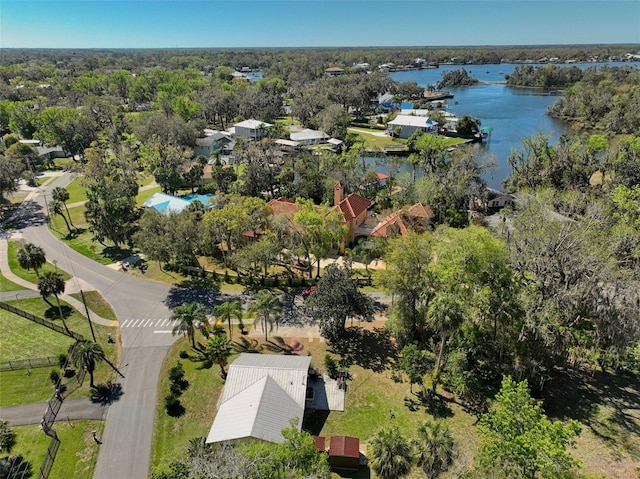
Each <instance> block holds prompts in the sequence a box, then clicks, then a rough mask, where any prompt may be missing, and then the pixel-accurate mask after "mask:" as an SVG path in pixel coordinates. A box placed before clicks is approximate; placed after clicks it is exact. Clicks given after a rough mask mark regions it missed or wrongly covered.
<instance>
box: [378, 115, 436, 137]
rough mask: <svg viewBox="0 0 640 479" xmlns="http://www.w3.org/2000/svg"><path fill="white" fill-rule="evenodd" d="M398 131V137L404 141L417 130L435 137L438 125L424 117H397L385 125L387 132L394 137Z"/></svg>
mask: <svg viewBox="0 0 640 479" xmlns="http://www.w3.org/2000/svg"><path fill="white" fill-rule="evenodd" d="M398 129H399V133H397V135H398V137H399V138H404V139H407V138H409V137H411V135H413V134H414V133H415V132H416V131H418V130H419V131H422V132H423V133H429V134H433V135H435V134H437V133H438V123H437V122H435V121H433V120H432V119H430V118H427V117H424V116H413V115H398V116H397V117H395V119H393V120H392V121H390V122H389V123H387V132H388V133H389V134H390V135H396V132H397V131H398Z"/></svg>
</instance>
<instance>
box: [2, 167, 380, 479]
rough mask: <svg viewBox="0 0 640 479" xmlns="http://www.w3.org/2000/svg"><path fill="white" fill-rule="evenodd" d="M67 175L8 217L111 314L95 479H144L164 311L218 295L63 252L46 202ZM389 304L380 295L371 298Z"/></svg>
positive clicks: (164, 338)
mask: <svg viewBox="0 0 640 479" xmlns="http://www.w3.org/2000/svg"><path fill="white" fill-rule="evenodd" d="M72 179H73V176H72V175H71V174H69V173H65V174H63V175H61V176H60V177H59V178H57V179H56V180H55V181H53V182H52V184H50V185H48V186H46V187H44V188H41V189H40V191H39V192H36V193H33V194H32V195H30V197H28V198H27V200H25V201H24V202H23V204H22V206H21V207H20V210H19V211H18V213H16V215H14V217H16V220H15V221H14V228H15V230H17V231H15V233H17V234H18V236H22V238H23V239H24V240H26V241H28V242H31V243H34V244H37V245H39V246H41V247H42V248H43V249H44V251H45V253H46V256H47V259H48V260H49V261H51V262H53V261H55V262H56V263H57V265H58V266H60V268H61V269H63V270H64V271H67V272H68V273H69V274H71V275H72V276H73V277H74V278H73V280H76V281H78V285H77V286H80V287H82V288H84V289H85V290H91V289H95V290H97V291H99V292H100V294H102V296H103V297H104V298H105V299H106V300H107V301H108V302H109V303H110V304H111V306H112V307H113V309H114V311H115V313H116V316H117V318H118V322H119V325H120V332H121V337H122V358H121V361H120V368H119V370H120V372H121V373H122V374H123V375H124V376H125V377H124V378H121V379H120V385H121V387H122V393H123V394H122V396H121V397H120V399H119V400H117V401H114V402H113V403H112V405H111V406H110V407H109V409H108V412H107V415H106V424H105V429H104V433H103V436H102V442H103V444H102V445H101V446H100V454H99V456H98V463H97V465H96V469H95V473H94V479H114V478H122V479H146V478H147V477H148V475H149V465H150V460H151V446H152V439H153V421H154V414H155V408H156V402H157V395H158V381H159V377H160V371H161V368H162V363H163V361H164V358H165V356H166V355H167V352H168V350H169V347H170V346H171V344H173V342H174V340H175V338H174V337H173V335H172V334H171V329H172V324H170V323H169V321H168V318H169V316H170V314H171V313H170V309H172V308H173V307H175V306H177V305H179V304H182V303H183V302H187V301H198V302H199V303H201V304H205V305H214V304H218V303H219V302H220V301H221V300H222V296H223V295H220V294H216V293H213V292H206V291H198V290H190V289H184V288H178V287H175V286H168V285H164V284H159V283H155V282H152V281H147V280H144V279H139V278H136V277H133V276H130V275H127V274H124V273H120V272H118V271H115V270H113V269H111V268H108V267H106V266H104V265H101V264H99V263H97V262H95V261H93V260H92V259H89V258H87V257H85V256H83V255H81V254H79V253H77V252H75V251H74V250H72V249H71V248H69V247H68V246H66V245H65V244H64V243H62V242H61V241H58V239H57V238H56V237H55V236H54V235H53V234H52V233H51V232H50V231H49V229H48V228H47V214H46V212H47V208H46V206H47V200H49V201H50V199H51V191H52V190H53V188H54V187H56V186H62V187H65V186H67V185H68V184H69V183H70V182H71V180H72ZM371 296H372V298H373V299H374V300H375V301H377V302H380V303H388V302H389V298H388V297H387V296H386V295H384V294H372V295H371Z"/></svg>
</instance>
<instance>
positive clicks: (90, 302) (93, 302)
mask: <svg viewBox="0 0 640 479" xmlns="http://www.w3.org/2000/svg"><path fill="white" fill-rule="evenodd" d="M71 296H72V297H73V298H75V299H77V300H78V301H82V295H81V294H80V293H74V294H72V295H71ZM84 299H85V301H86V302H87V306H88V307H89V310H90V311H93V312H94V313H96V314H97V315H98V316H100V317H102V318H104V319H110V320H111V321H117V320H118V318H116V313H115V312H114V311H113V308H112V307H111V305H110V304H109V303H107V301H106V300H105V299H104V298H103V297H102V295H101V294H100V293H98V292H97V291H85V292H84Z"/></svg>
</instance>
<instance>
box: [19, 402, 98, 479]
mask: <svg viewBox="0 0 640 479" xmlns="http://www.w3.org/2000/svg"><path fill="white" fill-rule="evenodd" d="M43 412H44V411H43ZM13 429H14V430H15V431H16V433H17V445H16V447H15V448H14V449H13V451H12V453H13V454H20V455H22V456H23V457H24V458H25V459H26V460H27V461H29V462H30V463H31V466H32V471H33V473H34V474H33V476H32V477H36V475H37V473H38V470H39V469H40V465H41V464H42V459H43V458H44V456H45V454H46V451H47V448H48V447H49V443H50V441H51V438H50V437H49V436H47V435H45V434H44V433H43V432H42V430H41V429H40V426H39V425H31V426H17V427H15V428H13ZM54 430H55V431H56V433H57V434H58V437H59V439H60V447H59V449H58V453H57V455H56V459H55V462H54V463H53V468H52V469H51V474H50V475H49V477H50V478H51V479H56V478H68V477H77V478H84V477H93V471H94V469H95V467H96V462H97V461H98V452H99V447H100V446H99V445H97V444H96V443H95V442H94V440H93V436H92V434H91V432H92V431H98V437H101V436H102V431H103V430H104V423H103V422H102V421H71V424H69V423H68V422H66V421H61V422H56V424H55V426H54Z"/></svg>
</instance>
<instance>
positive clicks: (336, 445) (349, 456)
mask: <svg viewBox="0 0 640 479" xmlns="http://www.w3.org/2000/svg"><path fill="white" fill-rule="evenodd" d="M329 465H330V466H331V467H335V468H338V469H358V468H359V467H360V440H359V439H358V438H357V437H350V436H332V437H331V443H330V446H329Z"/></svg>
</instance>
